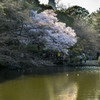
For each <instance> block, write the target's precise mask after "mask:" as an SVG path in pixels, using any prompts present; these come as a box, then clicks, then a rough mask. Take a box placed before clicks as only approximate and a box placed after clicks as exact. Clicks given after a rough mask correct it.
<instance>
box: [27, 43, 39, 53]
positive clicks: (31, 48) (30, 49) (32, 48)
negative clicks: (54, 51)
mask: <svg viewBox="0 0 100 100" xmlns="http://www.w3.org/2000/svg"><path fill="white" fill-rule="evenodd" d="M26 50H27V52H31V53H38V48H37V45H32V44H29V45H27V46H26Z"/></svg>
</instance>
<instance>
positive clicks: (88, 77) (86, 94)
mask: <svg viewBox="0 0 100 100" xmlns="http://www.w3.org/2000/svg"><path fill="white" fill-rule="evenodd" d="M0 100H100V70H99V68H98V69H93V70H83V71H77V70H76V71H73V72H64V73H58V74H55V75H40V76H24V77H19V78H16V79H14V80H9V81H5V82H2V83H0Z"/></svg>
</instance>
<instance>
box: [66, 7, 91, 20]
mask: <svg viewBox="0 0 100 100" xmlns="http://www.w3.org/2000/svg"><path fill="white" fill-rule="evenodd" d="M65 13H66V14H68V15H70V16H73V17H74V18H82V17H86V16H87V15H88V14H89V12H88V10H86V9H85V8H82V7H80V6H73V7H70V8H68V9H67V10H66V11H65Z"/></svg>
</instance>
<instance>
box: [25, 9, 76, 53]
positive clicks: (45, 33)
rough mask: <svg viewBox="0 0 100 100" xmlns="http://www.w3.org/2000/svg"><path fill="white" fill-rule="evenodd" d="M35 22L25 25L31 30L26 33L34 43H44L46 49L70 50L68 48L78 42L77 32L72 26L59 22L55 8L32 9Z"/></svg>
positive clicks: (31, 15) (31, 14)
mask: <svg viewBox="0 0 100 100" xmlns="http://www.w3.org/2000/svg"><path fill="white" fill-rule="evenodd" d="M30 17H31V18H32V21H33V23H32V24H31V25H27V26H24V27H26V28H27V29H28V30H29V31H28V32H26V33H24V34H26V36H27V38H28V37H29V38H30V39H29V40H31V41H33V42H34V43H42V44H43V45H44V46H45V49H52V50H58V51H61V52H65V53H67V52H68V48H70V47H71V46H73V45H74V44H75V43H76V42H77V39H76V34H75V32H74V30H73V29H72V28H71V27H66V24H65V23H62V22H59V21H58V19H57V17H56V14H55V13H54V11H53V10H45V11H43V12H41V13H37V11H33V10H31V11H30Z"/></svg>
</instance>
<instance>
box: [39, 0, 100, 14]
mask: <svg viewBox="0 0 100 100" xmlns="http://www.w3.org/2000/svg"><path fill="white" fill-rule="evenodd" d="M39 1H40V3H44V4H47V3H48V0H39ZM60 3H63V4H64V5H66V7H67V8H68V7H71V6H73V5H78V6H81V7H84V8H86V9H87V10H88V11H89V12H90V13H91V12H94V11H96V10H98V9H99V8H100V0H61V1H60Z"/></svg>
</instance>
